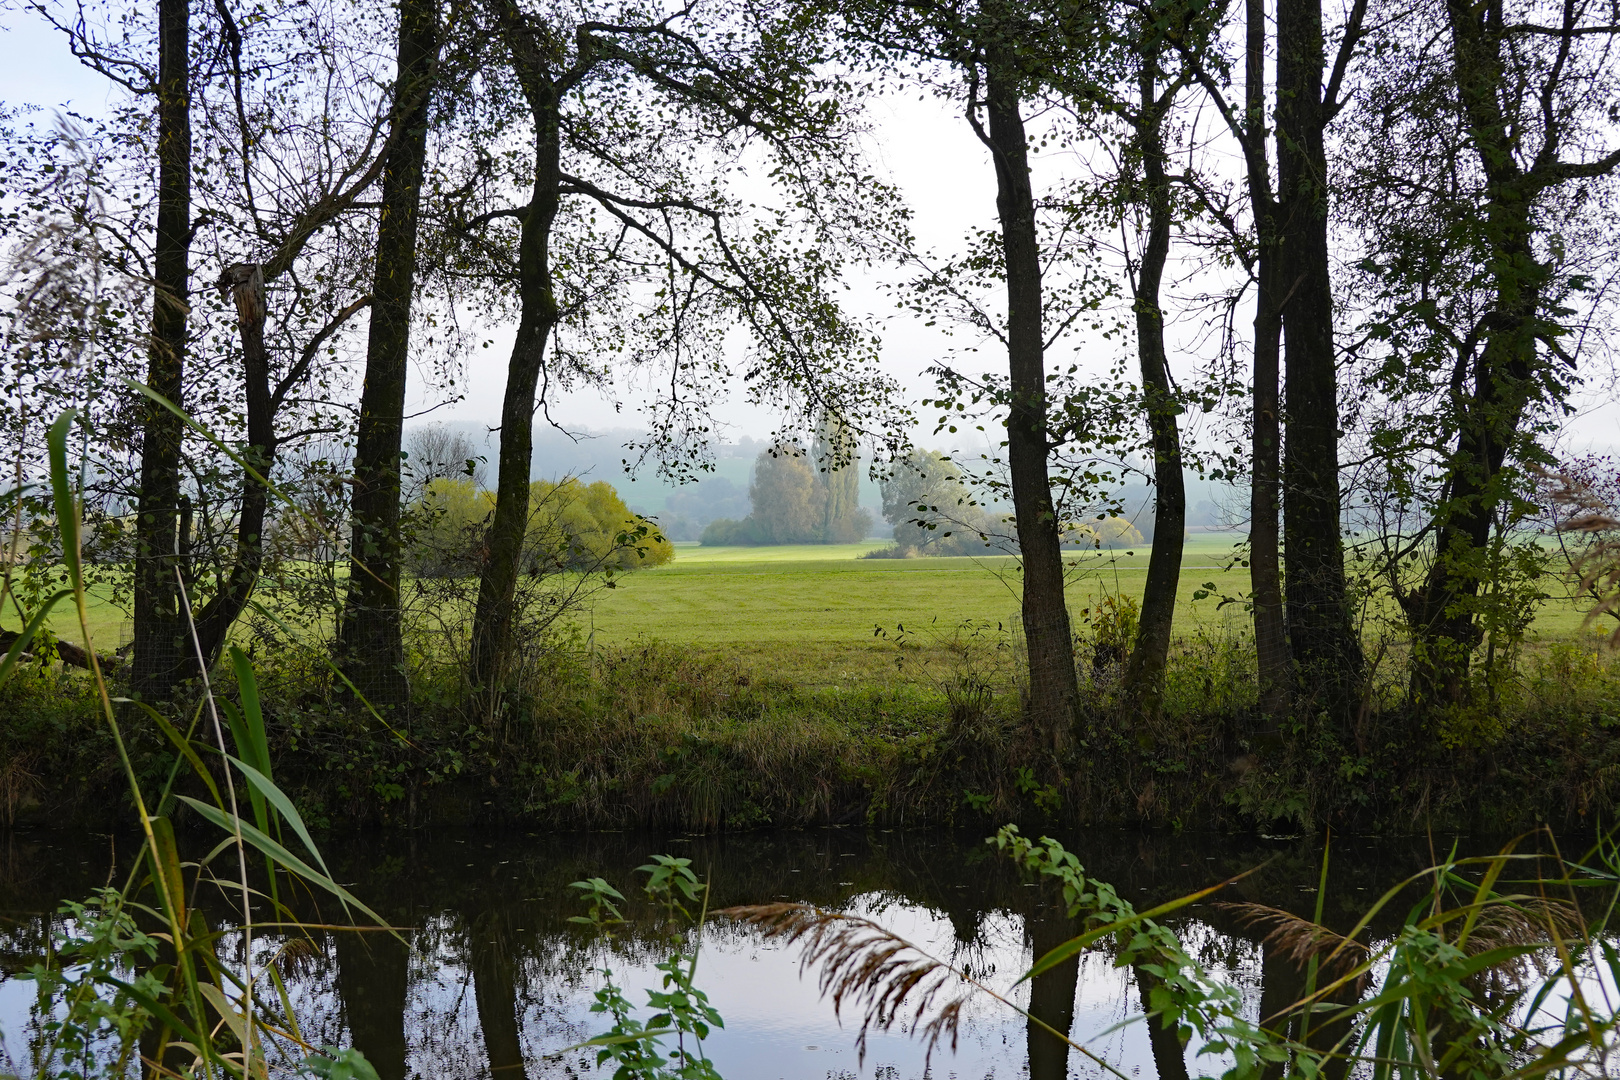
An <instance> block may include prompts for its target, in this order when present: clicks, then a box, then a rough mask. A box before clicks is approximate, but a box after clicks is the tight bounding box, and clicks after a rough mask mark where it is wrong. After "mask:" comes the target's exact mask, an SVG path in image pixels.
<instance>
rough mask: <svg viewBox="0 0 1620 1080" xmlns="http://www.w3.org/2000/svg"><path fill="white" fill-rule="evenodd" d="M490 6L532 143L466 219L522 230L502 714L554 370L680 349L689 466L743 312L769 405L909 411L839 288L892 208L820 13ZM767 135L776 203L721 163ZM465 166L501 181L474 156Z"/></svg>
mask: <svg viewBox="0 0 1620 1080" xmlns="http://www.w3.org/2000/svg"><path fill="white" fill-rule="evenodd" d="M598 14H599V15H600V18H596V17H594V16H595V15H598ZM495 20H496V29H497V31H498V35H499V40H500V42H501V43H502V47H503V49H504V53H505V56H504V59H505V61H506V65H507V66H508V67H509V69H510V71H511V73H512V78H513V80H514V81H515V82H516V84H517V87H518V88H519V90H520V91H521V97H522V100H523V101H524V102H525V103H526V105H527V116H526V117H524V118H522V119H523V123H522V127H523V128H525V129H526V134H527V135H528V139H529V141H530V142H531V144H532V148H533V151H532V163H531V164H530V167H529V169H530V171H529V172H528V174H527V176H526V177H525V179H526V180H527V181H528V200H527V202H526V203H525V204H523V205H521V206H516V207H514V206H496V207H493V208H490V209H485V210H482V211H481V212H479V213H476V214H474V213H469V214H468V215H467V216H466V218H465V219H464V220H463V221H462V222H461V223H460V225H459V229H460V231H461V233H462V234H463V235H466V236H468V237H470V238H472V240H471V242H472V243H473V244H474V245H475V246H476V245H482V246H483V251H484V252H485V253H486V257H491V256H490V252H492V251H494V255H493V258H494V259H495V261H496V262H497V263H498V262H499V259H500V256H499V252H498V248H496V245H495V242H494V241H495V240H496V238H498V237H499V236H500V235H502V234H500V233H498V232H490V231H489V229H490V228H491V227H493V226H498V225H500V224H501V223H504V222H507V221H511V220H514V219H515V220H516V221H517V222H518V224H519V233H518V237H517V251H518V258H517V260H516V263H517V264H516V268H515V271H516V272H515V274H514V273H512V272H511V271H510V269H508V270H507V271H506V275H507V276H506V280H507V281H509V282H510V283H511V284H512V285H513V286H515V289H514V292H515V294H516V299H517V308H518V312H519V329H518V335H517V340H516V343H515V344H514V347H513V352H512V356H511V360H510V362H509V364H508V369H507V384H506V391H505V400H504V403H503V406H502V414H501V415H502V419H501V425H502V426H501V450H500V469H499V478H498V480H497V499H496V506H495V512H494V516H493V518H492V521H491V524H490V529H489V540H488V544H487V546H486V557H485V559H484V565H483V569H482V572H481V576H480V583H479V599H478V603H477V609H476V613H475V619H474V626H473V663H472V677H473V680H474V682H475V686H476V687H477V688H478V690H479V692H480V694H481V695H482V696H481V699H480V700H481V704H480V707H479V711H480V713H481V714H482V716H483V718H484V720H485V722H486V723H487V724H490V725H492V726H495V727H499V720H498V716H497V706H498V702H499V691H500V687H501V683H502V678H503V664H504V663H505V661H506V658H507V657H508V655H509V654H510V651H511V648H510V643H511V638H512V634H513V628H514V620H515V618H516V617H517V612H516V610H515V602H516V600H515V598H516V595H517V583H518V578H519V573H520V567H521V548H522V543H523V536H524V527H525V523H526V522H527V519H528V510H527V498H528V491H529V486H528V480H529V472H530V468H531V455H532V452H533V423H534V416H535V413H536V411H537V409H543V408H544V407H545V405H546V395H547V393H548V391H549V388H550V387H551V386H553V385H556V384H559V383H564V382H570V381H573V382H577V381H593V382H596V383H598V384H601V383H602V382H603V381H604V380H605V378H606V376H605V375H604V373H603V367H602V364H601V361H600V359H599V358H600V356H601V355H603V354H609V353H611V354H618V355H620V356H622V357H624V360H623V363H624V364H625V365H627V366H631V367H634V366H637V365H653V364H660V363H662V364H666V365H667V366H668V372H669V374H668V377H667V378H666V379H663V380H661V382H663V383H664V385H667V386H668V387H669V392H668V394H667V395H665V396H664V397H663V398H662V399H661V400H660V401H658V402H657V403H656V404H655V405H654V418H653V425H652V426H653V429H654V430H653V436H652V438H651V440H650V445H649V446H647V447H644V448H643V450H644V451H645V452H649V453H652V454H653V455H654V456H656V457H659V458H660V459H661V461H662V462H663V463H664V464H665V465H666V466H668V467H671V468H673V470H674V471H677V472H678V471H681V466H682V464H683V463H684V464H690V463H691V462H692V460H693V458H694V456H697V457H699V458H700V457H701V454H702V453H703V452H704V451H703V449H702V447H701V445H696V444H699V443H701V442H702V440H703V439H704V438H705V436H706V433H707V432H708V431H710V430H712V421H710V420H708V419H707V418H706V410H707V408H708V403H709V402H710V401H712V398H713V394H714V386H713V382H714V381H715V379H716V377H717V376H718V375H719V373H721V372H723V371H725V370H727V369H728V360H727V358H726V356H725V354H724V350H723V345H722V342H721V341H720V332H719V329H718V328H719V327H720V326H721V324H722V322H723V321H724V320H739V321H741V322H742V324H743V325H744V326H745V327H746V328H747V329H748V330H749V332H750V334H751V336H752V337H753V339H754V342H755V345H756V348H757V350H758V354H759V355H758V357H757V359H755V360H754V361H752V362H751V363H750V365H749V367H748V369H747V378H748V382H749V387H750V393H751V394H752V395H754V396H755V397H756V398H757V399H762V400H773V403H776V404H781V405H785V406H786V407H788V408H789V410H790V411H793V410H794V409H797V410H798V411H799V412H800V413H801V414H803V413H809V414H812V415H814V414H817V413H822V412H829V411H830V412H834V413H837V414H839V415H841V416H845V417H847V418H850V419H851V420H854V419H855V418H863V420H864V422H865V423H866V424H867V426H868V430H879V431H882V430H883V429H890V428H894V425H893V423H892V421H893V419H894V418H895V416H896V415H897V414H894V413H893V412H892V409H891V406H890V404H889V403H890V402H891V401H892V399H893V393H892V391H893V386H892V383H891V382H890V380H887V379H886V378H884V377H882V376H881V375H875V374H873V373H872V371H871V368H870V367H869V366H868V365H865V364H863V363H861V360H862V358H863V357H864V356H869V355H870V352H871V343H870V340H869V339H868V338H867V337H865V335H863V334H862V333H860V332H859V331H858V330H857V328H855V327H854V326H852V325H851V324H849V323H848V322H847V320H845V319H844V318H843V316H842V315H841V314H840V313H839V311H838V309H837V307H836V305H835V304H834V303H832V301H831V300H830V298H829V295H828V289H827V286H828V283H829V282H830V281H831V280H832V275H833V273H834V272H835V268H836V266H837V264H838V261H839V259H840V257H841V252H842V251H843V249H844V248H846V247H847V246H848V244H849V242H850V241H849V237H850V235H851V234H852V233H853V232H856V231H857V230H855V229H853V228H851V227H850V226H849V225H848V224H847V223H848V222H849V221H850V220H851V219H855V220H864V219H865V216H866V215H869V214H873V213H877V214H882V213H888V212H889V209H888V207H889V200H888V199H887V197H886V196H885V194H884V188H883V187H882V185H878V184H874V183H872V182H870V177H867V176H864V175H863V173H862V171H861V170H860V169H859V168H858V162H856V161H854V160H853V159H852V157H851V153H850V146H849V140H847V139H846V138H845V136H846V134H847V130H848V120H847V115H846V109H845V107H844V105H843V103H842V102H841V101H840V99H839V97H840V94H839V89H838V87H836V86H835V85H829V84H828V83H826V82H825V81H824V80H823V79H821V78H820V77H819V76H818V75H817V74H816V71H815V64H816V63H817V61H818V59H819V51H818V46H817V44H816V43H817V41H818V40H819V37H820V35H819V34H817V33H815V32H814V28H813V26H810V25H805V24H799V23H795V22H794V21H793V16H792V15H791V14H789V15H783V14H782V13H781V12H779V11H777V9H775V8H773V7H771V6H769V5H767V6H764V7H758V6H754V5H750V4H741V3H732V2H730V0H712V2H709V3H700V4H694V5H691V6H689V7H687V8H684V9H682V10H681V11H679V12H676V13H674V14H670V15H668V16H667V17H660V18H653V17H651V16H648V17H641V16H635V17H632V16H630V15H627V14H625V13H624V12H622V11H620V10H619V9H618V8H616V7H610V6H604V7H603V8H602V9H601V11H600V12H596V11H594V10H593V9H590V8H586V9H584V10H581V9H579V8H577V7H575V6H571V5H556V4H543V3H537V4H532V5H521V4H516V3H504V4H500V5H498V6H497V8H496V12H495ZM711 31H712V33H711ZM722 31H723V32H722ZM495 122H496V123H501V124H514V123H518V121H517V120H516V119H514V118H500V117H497V119H496V121H495ZM756 149H757V150H759V151H761V152H763V153H764V154H766V155H768V156H769V157H770V158H771V159H772V160H773V163H774V165H775V166H776V168H775V169H774V170H773V176H775V177H776V178H777V179H778V188H779V189H786V190H785V191H784V196H785V197H784V199H783V203H784V204H785V205H784V206H783V207H781V208H775V209H773V208H770V207H768V206H765V207H758V206H756V207H750V206H748V205H746V204H745V203H743V202H742V201H741V200H740V199H739V198H738V197H737V195H736V194H735V193H734V192H732V191H731V190H730V189H729V187H728V184H729V181H727V180H726V179H725V172H726V167H727V164H728V163H730V162H734V161H736V160H737V159H738V158H739V156H741V155H742V154H744V153H747V152H752V151H753V150H756ZM491 167H493V166H492V165H491ZM470 180H471V183H472V185H473V186H474V187H478V186H480V185H482V186H483V187H488V186H490V185H489V184H488V183H487V182H485V181H486V178H484V177H481V176H479V175H478V173H477V171H476V167H475V171H474V174H473V176H472V177H471V178H470ZM857 189H859V192H858V194H857ZM794 204H797V206H798V207H801V208H803V210H802V212H801V211H795V210H790V209H789V207H791V206H793V205H794ZM599 222H606V223H607V228H605V229H603V228H601V227H600V226H599V224H598V223H599ZM805 241H810V243H808V244H806V243H805ZM559 267H564V268H565V269H564V270H563V271H562V272H561V273H559ZM640 286H645V287H646V288H645V290H644V292H643V294H642V296H643V297H644V296H645V295H646V294H647V293H650V294H652V296H653V299H652V302H651V303H650V304H648V303H645V301H644V300H643V299H642V298H641V297H637V296H636V295H635V294H634V290H635V289H636V288H638V287H640ZM542 380H543V383H542ZM886 410H888V412H887V413H886ZM874 416H876V417H880V418H881V423H878V422H873V421H872V420H871V419H870V418H872V417H874ZM884 435H885V436H887V435H888V433H887V432H884ZM889 437H892V436H889Z"/></svg>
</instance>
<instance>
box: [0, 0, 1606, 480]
mask: <svg viewBox="0 0 1620 1080" xmlns="http://www.w3.org/2000/svg"><path fill="white" fill-rule="evenodd" d="M0 27H3V28H4V31H5V32H4V35H3V36H0V55H4V57H5V64H4V65H0V100H4V101H5V102H7V103H8V104H16V103H23V102H28V103H33V104H38V105H44V106H47V107H61V106H63V105H67V106H69V107H71V108H72V109H73V110H74V111H77V112H82V113H87V114H91V115H95V114H100V113H102V112H103V111H104V110H105V108H106V105H107V103H108V101H109V98H110V91H109V90H108V88H107V84H106V83H105V82H104V81H103V80H102V79H101V78H100V77H99V76H97V75H95V74H94V73H92V72H90V71H88V70H86V69H84V68H82V67H81V66H80V65H79V64H77V63H76V62H75V61H74V59H73V58H72V56H71V55H70V54H69V53H68V51H67V48H66V46H65V44H64V43H63V41H62V40H61V38H60V36H59V35H57V34H56V33H55V32H54V31H52V30H50V29H49V28H47V27H46V26H45V25H44V23H43V22H42V21H41V20H40V19H39V18H38V16H37V15H35V14H33V13H32V12H29V11H18V10H17V9H16V8H10V9H9V10H6V11H4V12H3V13H0ZM871 125H872V128H873V138H872V141H871V147H870V149H871V152H872V155H873V157H874V158H875V160H876V164H877V165H878V166H879V168H880V170H881V171H883V172H886V173H887V174H888V175H889V177H890V178H891V179H892V180H893V181H894V182H895V183H896V184H897V185H898V186H899V187H900V189H901V191H902V192H903V193H904V195H905V197H906V199H907V200H908V202H909V203H910V205H911V207H912V209H913V212H914V215H915V217H914V229H915V232H916V233H917V235H918V238H919V240H920V241H921V243H922V245H923V246H924V247H929V246H933V247H942V248H950V247H954V246H956V245H957V244H958V243H959V241H960V239H961V237H962V236H963V235H964V234H965V233H966V232H967V231H968V230H969V229H971V228H974V227H984V226H988V225H991V224H993V223H994V220H995V204H994V198H995V181H994V174H993V172H992V170H991V167H990V162H989V158H988V155H987V153H986V152H985V150H984V148H983V147H982V146H981V145H980V144H979V143H978V142H977V140H975V139H974V138H973V135H972V133H971V131H970V130H969V129H968V127H967V125H966V123H965V121H964V120H963V119H962V118H961V116H960V114H959V113H958V112H957V111H956V106H955V105H954V104H952V103H945V102H941V101H938V100H936V99H934V98H932V97H928V98H926V99H923V100H918V99H917V98H916V97H915V96H912V97H908V98H900V97H889V98H884V99H880V100H878V101H876V102H874V103H873V105H872V107H871ZM1063 167H1065V163H1064V162H1061V161H1053V160H1051V159H1045V160H1042V159H1037V164H1036V168H1037V181H1038V182H1040V181H1041V180H1042V179H1043V176H1042V169H1043V168H1044V169H1045V170H1047V171H1046V174H1045V175H1046V176H1047V177H1049V176H1050V175H1052V174H1053V173H1055V172H1056V171H1058V170H1059V169H1061V168H1063ZM847 284H848V285H849V286H850V291H849V292H848V293H846V294H844V295H845V298H846V301H847V304H848V307H849V308H850V309H851V310H852V311H854V312H856V313H859V314H863V315H868V316H872V317H876V318H881V319H883V320H884V321H883V323H882V327H883V335H882V336H883V364H884V367H885V368H886V369H887V370H888V371H889V372H890V373H892V374H893V375H895V376H896V377H897V378H899V379H901V380H902V381H903V382H904V383H906V384H907V385H908V386H909V387H911V388H912V389H913V391H914V394H915V395H917V396H920V395H921V394H922V393H924V392H926V391H927V390H928V389H929V388H930V387H929V384H928V382H927V381H926V380H925V379H923V378H922V377H921V372H922V371H923V369H925V368H926V367H927V366H928V365H929V364H930V363H932V362H934V361H935V360H937V359H939V358H940V357H941V356H943V355H944V353H945V350H946V349H947V348H949V347H950V344H951V342H950V341H949V340H948V339H946V338H945V337H944V336H943V335H942V334H940V333H939V332H938V331H937V330H930V329H928V328H926V327H924V326H923V325H922V324H921V322H920V321H919V320H917V319H915V318H914V317H911V316H909V315H905V314H901V313H897V312H895V311H894V310H893V308H892V301H890V300H888V299H887V298H886V295H885V294H884V293H883V291H882V290H881V289H879V288H878V281H877V278H875V277H874V276H872V275H870V274H867V273H855V274H852V275H851V276H850V277H849V278H848V280H847ZM1248 318H1249V315H1248V314H1247V313H1245V314H1243V315H1242V316H1241V318H1240V322H1242V323H1244V324H1246V323H1247V321H1248ZM1184 332H1185V333H1190V332H1191V331H1190V330H1184ZM969 340H970V339H968V338H964V337H958V338H957V339H956V342H955V343H956V344H957V345H962V344H966V343H967V342H968V341H969ZM509 341H510V333H509V331H508V332H505V333H501V332H499V331H497V333H496V335H495V342H494V344H493V345H492V347H491V348H489V349H487V350H478V351H477V354H476V356H475V357H474V358H473V360H472V361H471V363H472V365H473V366H471V367H470V368H469V370H468V371H467V372H466V377H465V379H464V380H462V386H463V388H464V391H465V394H466V397H465V399H464V400H461V401H459V402H456V403H454V404H452V405H450V406H448V407H444V408H439V409H436V410H434V412H433V413H432V415H433V417H434V418H435V419H444V420H459V421H466V422H474V423H490V424H492V423H494V422H495V421H496V418H497V417H498V415H499V411H500V402H501V395H502V392H503V389H504V384H505V366H506V353H505V346H506V344H507V343H508V342H509ZM1126 344H1127V345H1128V343H1126ZM1119 347H1121V346H1119V345H1106V346H1104V345H1102V344H1101V343H1096V342H1093V343H1091V344H1085V343H1082V345H1081V353H1082V358H1083V359H1084V360H1085V361H1086V362H1087V363H1086V366H1088V367H1101V366H1105V365H1106V362H1107V359H1108V356H1107V354H1108V353H1110V352H1112V351H1113V350H1115V349H1117V348H1119ZM1070 355H1071V354H1069V353H1064V354H1063V355H1060V356H1054V357H1053V358H1052V362H1053V363H1054V364H1058V363H1062V364H1064V365H1066V364H1067V363H1068V362H1069V359H1070ZM1172 363H1173V364H1175V365H1176V366H1177V367H1178V369H1179V374H1180V375H1181V376H1182V377H1184V378H1185V377H1186V376H1188V375H1190V374H1191V370H1190V369H1191V366H1192V364H1191V362H1189V361H1188V360H1186V358H1185V357H1181V358H1178V357H1174V356H1173V357H1172ZM1588 377H1589V384H1588V388H1587V391H1586V394H1585V397H1584V398H1583V399H1582V401H1581V402H1580V403H1579V404H1580V415H1579V416H1578V417H1577V418H1576V419H1575V420H1574V421H1573V422H1572V423H1571V424H1570V430H1569V433H1568V436H1567V437H1566V444H1567V449H1570V450H1575V451H1580V450H1587V449H1606V448H1608V447H1610V446H1613V445H1615V444H1616V443H1620V409H1616V407H1615V406H1614V404H1613V401H1612V398H1613V397H1614V394H1613V392H1612V390H1613V377H1612V374H1611V373H1607V372H1597V371H1590V372H1589V373H1588ZM442 396H443V395H442V393H441V392H439V391H438V390H437V389H436V388H434V387H430V386H428V385H426V384H425V383H424V382H423V381H422V380H421V379H420V378H417V379H416V381H415V383H414V384H413V386H412V393H411V402H410V409H411V410H412V411H418V410H422V409H425V408H427V407H428V406H430V405H432V404H435V403H437V402H438V401H439V400H441V399H442ZM621 396H622V397H624V398H625V399H626V407H625V409H624V411H622V412H615V410H614V408H613V406H612V405H611V403H609V402H607V401H604V400H603V399H602V398H601V397H600V396H599V395H598V394H597V393H595V392H580V393H575V394H572V395H569V396H567V397H566V398H565V399H564V400H562V401H561V402H559V403H558V405H557V407H556V408H554V409H553V416H554V417H555V418H557V419H559V420H561V421H563V422H564V423H565V424H567V425H568V426H570V427H579V428H588V429H598V430H600V429H604V428H625V427H630V428H634V427H638V426H640V425H639V422H638V418H637V416H636V415H635V413H634V405H635V403H636V401H637V398H638V396H639V395H638V394H637V393H636V389H635V388H634V387H624V388H622V391H621ZM717 414H718V416H719V418H720V419H721V420H722V421H723V422H724V423H726V424H727V425H729V434H730V435H731V436H733V437H735V436H740V435H744V434H746V435H752V436H754V437H756V438H758V437H762V436H764V435H766V434H768V432H769V431H770V430H771V429H772V427H773V426H774V424H773V420H774V417H773V416H772V415H771V414H770V413H769V412H768V411H765V410H760V409H755V408H751V407H748V406H747V405H746V404H744V403H742V401H741V400H740V396H739V395H733V399H732V400H731V401H730V402H727V403H724V404H722V405H721V406H720V407H719V408H718V409H717ZM917 435H918V437H919V438H920V439H921V441H923V442H924V443H928V444H932V443H934V442H936V440H935V439H933V438H932V437H931V436H930V434H929V431H928V430H927V429H926V428H925V429H924V430H922V431H919V432H918V433H917Z"/></svg>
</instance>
